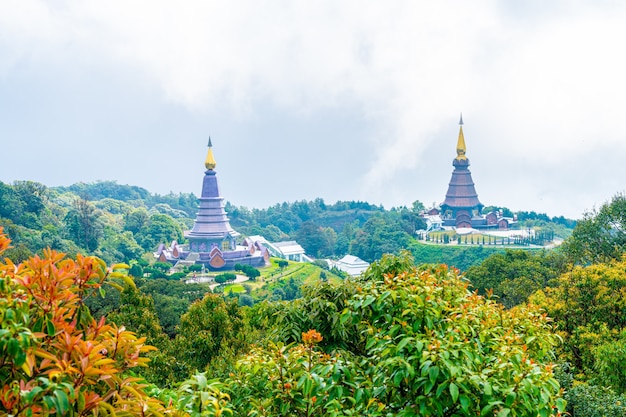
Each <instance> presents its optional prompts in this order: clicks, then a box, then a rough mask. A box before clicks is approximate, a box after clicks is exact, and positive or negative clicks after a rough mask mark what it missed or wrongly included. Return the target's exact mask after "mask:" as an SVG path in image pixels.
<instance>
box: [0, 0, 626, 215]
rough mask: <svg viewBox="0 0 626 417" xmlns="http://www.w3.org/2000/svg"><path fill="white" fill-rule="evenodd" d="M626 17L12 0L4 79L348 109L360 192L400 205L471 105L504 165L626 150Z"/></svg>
mask: <svg viewBox="0 0 626 417" xmlns="http://www.w3.org/2000/svg"><path fill="white" fill-rule="evenodd" d="M624 17H625V16H624V6H621V5H620V4H617V3H614V2H594V4H589V3H587V2H569V1H568V2H566V1H557V2H551V3H550V5H549V6H547V5H545V4H544V2H538V1H535V2H532V1H531V2H524V3H523V4H517V3H516V4H513V3H509V2H506V3H502V2H495V1H493V2H473V3H468V2H462V1H443V2H414V1H399V2H393V3H374V2H367V3H365V2H362V1H357V0H352V1H342V2H336V1H326V2H305V1H303V2H292V1H280V0H276V1H268V2H254V1H242V0H233V1H227V2H225V1H196V2H191V1H189V2H184V3H176V2H171V1H165V0H157V1H154V0H153V1H132V2H129V1H107V2H102V1H93V0H89V1H70V0H67V1H61V0H60V1H56V2H44V1H36V0H22V1H20V2H10V3H8V2H4V3H1V4H0V52H1V53H0V77H2V76H3V74H4V76H5V77H6V76H9V74H10V73H11V72H12V71H16V69H17V68H22V67H39V68H46V67H48V68H56V69H58V70H59V71H73V72H75V73H76V74H78V75H80V74H81V73H83V72H85V73H89V72H90V71H93V70H94V68H96V67H97V68H106V69H107V71H111V72H114V73H116V74H119V76H120V77H122V78H125V79H128V80H135V82H136V83H138V84H141V85H145V86H146V88H147V89H150V90H155V91H158V95H160V99H162V100H163V101H166V102H169V103H172V104H174V105H178V106H182V107H184V108H185V109H187V111H189V112H191V113H197V114H215V113H219V112H227V113H228V114H229V115H230V117H233V118H235V119H239V120H240V121H241V122H242V123H247V122H249V121H250V120H254V119H255V118H257V117H260V115H262V114H263V112H262V111H260V110H259V107H258V106H259V103H267V105H268V106H271V107H272V108H275V109H276V111H283V112H284V113H285V118H289V117H295V118H303V117H304V118H306V117H307V115H315V114H319V113H323V112H327V111H333V110H337V111H338V112H339V111H346V109H350V110H349V112H350V113H351V114H359V115H360V117H361V118H362V120H363V123H367V124H368V126H371V127H372V129H371V130H370V131H369V133H368V135H367V136H366V137H349V136H346V137H345V138H344V140H346V141H350V142H351V143H353V145H354V146H363V147H369V148H371V152H372V158H371V159H370V162H369V163H370V164H371V165H369V166H368V167H367V168H366V169H365V170H358V172H360V173H362V174H360V175H362V176H361V177H360V178H359V180H358V183H359V184H360V187H361V195H363V196H364V197H365V198H368V199H372V200H374V201H391V202H392V204H397V203H402V202H410V201H412V200H414V199H415V197H411V193H414V191H413V190H406V189H405V190H403V189H402V188H401V187H399V186H398V187H390V186H389V184H390V183H393V182H398V183H401V182H402V181H400V179H401V178H403V177H405V176H406V175H411V174H414V173H415V172H421V171H420V169H421V168H420V166H422V165H426V166H428V165H429V164H430V163H431V162H432V161H431V160H429V159H431V154H432V150H433V146H439V147H445V148H446V149H448V150H449V158H447V159H446V160H445V161H446V162H445V163H446V165H447V164H448V162H449V161H448V159H451V158H452V157H453V156H454V143H455V140H456V122H457V120H458V119H457V118H458V113H459V112H461V111H463V112H464V114H465V115H466V117H465V121H466V123H467V127H468V132H469V133H470V134H469V135H468V137H467V140H468V147H469V149H468V155H469V156H470V158H472V160H473V161H474V163H475V162H476V161H480V158H484V159H486V160H489V161H490V163H492V164H493V165H492V166H493V167H495V168H496V169H503V168H502V167H504V166H505V165H506V164H510V159H511V158H516V159H521V160H532V161H533V163H534V164H536V168H535V169H536V170H539V171H542V170H543V171H547V170H549V169H554V167H557V169H558V168H559V167H561V168H562V169H566V164H567V163H568V161H571V160H580V159H581V156H584V155H585V154H588V153H590V152H592V151H593V150H594V149H596V148H597V146H598V144H602V146H603V149H612V150H613V151H614V152H616V153H619V154H625V153H626V147H625V145H624V144H626V140H625V139H626V138H625V136H626V132H625V130H624V127H623V126H622V123H621V117H620V116H621V113H622V112H623V109H624V108H626V106H625V104H626V102H625V100H626V98H625V97H626V91H625V90H626V86H625V83H624V81H623V74H624V73H625V72H626V71H625V70H626V60H624V59H623V58H622V57H621V54H620V50H621V43H622V39H624V38H625V37H626V33H625V32H626V27H624V25H623V20H624ZM68 68H69V69H68ZM296 140H297V139H296ZM564 164H565V165H564ZM514 165H515V166H518V167H519V169H520V170H521V171H520V172H516V175H518V176H520V178H521V179H519V180H520V181H522V182H523V183H522V184H520V185H519V187H520V188H524V189H528V190H533V189H535V190H536V189H538V188H539V187H538V185H539V183H540V182H541V181H542V178H540V177H537V176H535V175H531V174H530V173H528V172H524V168H523V164H518V163H516V164H514ZM483 167H484V165H483ZM501 180H502V181H504V179H501ZM517 181H518V179H517V178H516V179H515V182H517ZM564 187H565V186H564ZM555 192H556V193H558V191H555ZM442 193H443V191H442ZM557 195H558V194H557Z"/></svg>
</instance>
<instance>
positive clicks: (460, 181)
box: [441, 115, 483, 228]
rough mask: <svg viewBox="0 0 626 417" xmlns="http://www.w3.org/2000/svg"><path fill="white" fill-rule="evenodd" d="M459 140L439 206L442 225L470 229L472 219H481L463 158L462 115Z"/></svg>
mask: <svg viewBox="0 0 626 417" xmlns="http://www.w3.org/2000/svg"><path fill="white" fill-rule="evenodd" d="M459 126H460V127H459V138H458V140H457V144H456V158H454V160H453V161H452V166H454V171H452V178H451V179H450V184H449V185H448V192H447V193H446V199H445V201H444V202H443V203H442V204H441V212H442V215H443V221H444V225H446V226H456V227H457V228H463V227H472V219H476V220H478V219H479V218H481V211H482V209H483V205H482V203H481V202H480V201H479V200H478V194H477V193H476V189H475V188H474V181H473V180H472V174H471V172H470V170H469V165H470V163H469V159H467V156H465V152H466V148H465V138H464V137H463V115H461V119H460V121H459Z"/></svg>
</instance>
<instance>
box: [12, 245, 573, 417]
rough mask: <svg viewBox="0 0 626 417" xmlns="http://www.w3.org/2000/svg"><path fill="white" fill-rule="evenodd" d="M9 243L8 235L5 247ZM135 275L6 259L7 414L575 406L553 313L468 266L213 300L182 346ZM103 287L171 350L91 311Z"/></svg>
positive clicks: (519, 410) (391, 267) (133, 321)
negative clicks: (493, 290)
mask: <svg viewBox="0 0 626 417" xmlns="http://www.w3.org/2000/svg"><path fill="white" fill-rule="evenodd" d="M7 243H8V242H7V240H6V239H4V238H1V239H0V247H1V248H0V250H4V249H6V246H7ZM125 268H126V267H125V266H118V267H115V268H113V271H111V270H109V269H107V268H106V267H105V266H104V264H103V262H102V261H100V260H98V259H97V258H93V257H83V256H81V255H78V256H77V259H76V260H71V259H68V258H65V257H64V256H63V255H60V254H57V253H56V252H54V251H46V255H45V257H44V258H39V257H34V258H31V259H29V260H27V261H25V262H24V263H22V264H20V265H17V266H15V265H13V263H12V262H11V261H9V260H7V261H6V263H5V264H2V272H1V274H2V276H1V278H2V281H1V282H2V288H1V289H2V297H0V299H1V300H2V303H3V304H2V305H1V306H0V311H1V313H2V316H3V320H2V328H1V330H2V331H1V332H0V335H1V342H2V343H0V348H1V349H0V355H2V366H1V367H0V372H1V373H0V386H1V387H2V388H1V390H2V391H1V393H2V395H1V397H0V400H1V403H0V404H1V405H2V407H3V409H4V410H5V411H7V412H10V413H12V414H14V415H49V414H57V415H70V414H81V413H82V414H96V413H97V414H99V415H107V414H113V413H115V414H116V415H148V414H149V415H161V414H165V413H168V414H171V415H181V416H187V415H206V416H218V415H225V414H232V415H242V416H243V415H268V416H269V415H284V416H287V415H307V416H313V415H364V414H367V415H381V416H382V415H417V414H419V415H459V416H462V415H467V416H469V415H472V416H473V415H476V414H477V413H478V414H483V415H486V414H490V413H499V414H500V415H531V414H532V415H534V414H536V413H539V414H540V415H548V414H551V413H553V411H555V410H561V409H563V407H564V402H563V401H562V400H560V399H559V395H560V390H559V386H558V383H557V382H556V380H555V379H554V376H553V373H552V369H553V367H552V365H551V361H552V356H551V351H552V348H553V346H554V345H555V342H556V339H555V336H554V335H553V334H552V332H551V326H550V324H549V319H547V317H546V316H545V315H543V314H541V313H540V312H539V311H537V310H535V309H533V308H531V307H528V308H517V309H513V310H505V309H504V308H503V307H501V306H499V305H498V304H497V303H495V302H494V301H491V300H487V299H485V298H483V297H481V296H478V295H477V294H474V293H472V292H470V291H469V290H468V284H467V282H466V281H464V280H463V279H462V278H461V277H460V276H459V275H458V272H457V271H456V270H454V269H448V268H446V267H443V266H442V267H421V268H418V267H415V266H414V265H413V262H412V260H411V259H410V257H409V256H408V254H404V255H402V256H401V257H391V256H385V257H383V259H382V260H381V261H380V262H377V263H375V264H374V265H373V266H372V268H370V270H369V271H368V273H367V274H365V275H364V276H363V277H361V278H359V279H355V280H352V279H350V280H347V281H346V282H344V283H340V284H333V283H332V282H330V281H326V282H322V283H320V284H317V285H313V286H310V287H305V293H304V296H303V298H300V299H298V300H295V301H291V302H279V303H263V304H258V305H256V306H255V307H254V309H252V310H248V309H243V310H242V309H241V308H240V307H238V306H237V304H236V303H234V302H232V301H230V302H229V301H226V300H225V299H224V298H222V297H221V296H219V295H212V294H209V295H206V296H205V297H204V298H203V299H202V300H199V301H196V302H195V303H194V304H192V306H191V307H190V309H189V311H188V312H187V313H186V314H185V315H183V318H182V320H181V324H180V326H179V332H178V334H177V335H176V338H175V339H173V340H171V341H170V342H169V345H168V342H167V340H168V339H167V338H165V339H164V338H163V337H162V335H160V334H159V332H160V331H161V328H160V326H159V325H158V321H157V320H156V319H155V317H156V314H155V313H154V305H153V303H151V299H149V298H146V297H145V296H144V295H142V294H141V293H139V292H137V289H136V288H135V286H134V284H133V282H132V281H131V280H130V279H129V278H128V277H127V276H126V275H125V274H124V273H123V272H124V269H125ZM104 283H109V284H110V285H112V286H113V287H115V288H117V289H118V290H121V291H122V292H121V300H122V302H121V303H120V307H119V308H118V309H115V310H114V311H112V312H111V313H109V316H110V318H111V319H112V320H116V321H124V322H128V323H129V326H133V327H135V328H140V329H142V332H143V333H145V334H146V336H147V337H148V338H149V340H152V341H153V343H155V344H163V346H164V348H163V350H164V352H156V351H153V352H152V353H150V350H153V348H150V347H148V346H147V345H145V344H144V342H145V339H144V338H138V337H137V336H135V333H131V332H129V331H127V330H125V329H124V327H118V326H116V325H114V324H110V323H109V322H108V320H107V319H105V318H104V317H102V318H100V319H98V320H95V319H94V318H93V317H92V315H91V314H90V312H89V310H88V309H87V307H86V305H85V304H84V300H85V299H87V298H89V297H93V296H96V295H99V293H100V290H101V289H102V288H104V287H102V285H103V284H104ZM252 341H256V344H255V347H252V345H251V342H252ZM148 354H149V355H150V359H152V362H151V364H150V367H149V368H146V369H143V368H141V365H145V364H146V362H147V359H148V357H147V356H146V355H148ZM242 355H243V356H242ZM138 366H139V367H138ZM155 370H161V371H160V372H165V371H169V372H170V376H173V377H175V378H176V380H177V381H179V384H174V385H177V386H175V387H174V388H168V389H156V387H149V386H148V385H146V383H145V381H143V379H142V377H141V375H144V376H147V377H151V378H155V377H157V376H158V375H155V374H154V372H155ZM194 370H195V371H199V372H202V371H205V372H206V371H209V372H210V373H211V375H212V376H214V377H215V376H221V378H222V382H217V381H213V380H208V379H207V377H206V376H205V374H204V373H199V374H195V375H191V374H190V373H193V372H194ZM133 372H136V373H138V374H139V375H140V376H138V377H136V376H133V375H136V374H133ZM184 372H187V374H185V373H184ZM155 379H158V378H155ZM163 381H164V382H166V381H165V380H163ZM27 410H28V411H27ZM96 410H98V411H97V412H96Z"/></svg>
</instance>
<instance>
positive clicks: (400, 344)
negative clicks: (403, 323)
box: [397, 337, 413, 350]
mask: <svg viewBox="0 0 626 417" xmlns="http://www.w3.org/2000/svg"><path fill="white" fill-rule="evenodd" d="M411 340H413V338H412V337H405V338H404V339H402V340H401V341H400V343H398V346H397V349H398V350H400V349H402V348H403V347H405V346H406V345H407V344H408V343H409V342H410V341H411Z"/></svg>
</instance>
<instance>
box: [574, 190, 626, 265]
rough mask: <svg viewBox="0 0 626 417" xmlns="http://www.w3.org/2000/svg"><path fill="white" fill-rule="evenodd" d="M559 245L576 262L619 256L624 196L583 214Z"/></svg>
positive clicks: (625, 241)
mask: <svg viewBox="0 0 626 417" xmlns="http://www.w3.org/2000/svg"><path fill="white" fill-rule="evenodd" d="M562 248H563V250H564V251H565V253H566V254H567V255H568V256H569V257H570V259H571V260H572V261H573V262H574V263H577V264H583V265H584V264H589V263H600V262H608V261H611V260H615V259H621V257H622V255H623V254H624V252H626V195H624V194H617V195H615V196H614V197H613V198H612V199H611V201H610V202H607V203H604V204H603V205H602V206H601V207H600V209H599V210H597V211H596V210H594V211H591V212H587V213H585V214H584V217H583V219H582V220H580V221H578V223H577V224H576V227H575V228H574V231H573V232H572V235H571V236H570V237H569V238H568V239H567V240H566V241H565V242H564V243H563V245H562Z"/></svg>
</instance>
